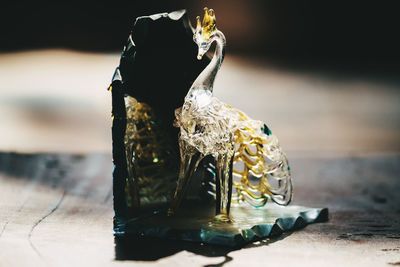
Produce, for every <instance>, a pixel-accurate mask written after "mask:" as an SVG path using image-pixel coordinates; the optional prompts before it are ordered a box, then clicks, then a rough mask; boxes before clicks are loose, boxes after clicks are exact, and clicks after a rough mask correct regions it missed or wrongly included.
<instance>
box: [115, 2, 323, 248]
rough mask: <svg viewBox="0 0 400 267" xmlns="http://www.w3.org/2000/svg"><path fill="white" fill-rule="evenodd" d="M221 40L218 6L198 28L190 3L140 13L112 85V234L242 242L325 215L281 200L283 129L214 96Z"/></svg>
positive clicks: (288, 192) (284, 196) (286, 174)
mask: <svg viewBox="0 0 400 267" xmlns="http://www.w3.org/2000/svg"><path fill="white" fill-rule="evenodd" d="M213 44H215V46H214V45H213ZM225 44H226V40H225V36H224V34H223V33H222V32H221V31H220V30H218V29H217V27H216V18H215V13H214V11H213V10H212V9H208V8H205V9H204V17H203V20H202V21H200V17H197V21H196V28H193V27H192V26H191V24H190V22H189V18H188V16H187V14H186V11H185V10H179V11H174V12H171V13H160V14H154V15H150V16H140V17H138V18H137V19H136V21H135V24H134V26H133V28H132V32H131V34H130V35H129V38H128V40H127V43H126V45H125V47H124V50H123V52H122V55H121V60H120V64H119V66H118V67H117V68H116V70H115V72H114V76H113V79H112V83H111V86H110V91H111V95H112V108H113V110H112V114H113V120H112V122H113V124H112V140H113V162H114V171H113V196H114V211H115V216H114V235H115V236H116V237H121V236H125V235H134V236H141V237H143V236H144V237H158V238H165V239H174V240H186V241H191V242H200V243H207V244H218V245H224V246H230V247H237V246H243V245H245V244H247V243H249V242H252V241H255V240H259V239H261V238H266V237H270V236H271V235H277V234H279V233H282V232H284V231H292V230H296V229H299V228H301V227H304V226H305V225H307V224H309V223H315V222H321V221H325V220H327V219H328V210H327V209H318V208H307V207H301V206H293V205H291V206H289V207H281V206H285V205H287V204H289V202H290V201H291V199H292V181H291V176H290V168H289V165H288V160H287V158H286V156H285V154H284V152H283V151H282V149H281V147H280V145H279V143H278V139H277V138H276V136H274V135H273V134H272V133H271V131H270V129H269V128H268V127H267V126H266V125H265V124H264V123H263V122H261V121H258V120H253V119H251V118H249V117H248V116H247V115H246V114H245V113H244V112H242V111H240V110H238V109H236V108H234V107H232V106H230V105H228V104H226V103H223V102H222V101H221V100H219V99H218V98H216V97H215V96H213V86H214V80H215V77H216V75H217V73H218V70H219V68H220V67H221V65H222V62H223V59H224V49H225ZM211 47H215V50H214V53H213V55H210V54H211V53H208V52H209V50H210V48H211ZM243 97H245V96H243ZM269 200H271V201H269ZM267 202H274V203H276V204H279V205H274V204H272V203H271V204H269V203H267Z"/></svg>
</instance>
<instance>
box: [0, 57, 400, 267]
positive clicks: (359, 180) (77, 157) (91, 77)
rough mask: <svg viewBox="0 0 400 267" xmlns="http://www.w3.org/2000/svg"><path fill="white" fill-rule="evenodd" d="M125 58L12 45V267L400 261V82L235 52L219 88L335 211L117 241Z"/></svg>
mask: <svg viewBox="0 0 400 267" xmlns="http://www.w3.org/2000/svg"><path fill="white" fill-rule="evenodd" d="M118 58H119V55H118V54H89V53H78V52H73V51H65V50H42V51H29V52H20V53H9V54H0V73H1V79H2V82H1V84H0V91H1V94H0V113H1V114H2V116H1V117H0V130H1V138H0V151H3V152H0V266H1V267H2V266H46V265H48V266H74V265H75V266H117V265H132V264H135V265H139V266H147V265H156V264H157V265H161V266H171V265H172V266H188V265H191V266H222V265H226V266H243V265H247V266H267V265H271V266H272V265H273V266H335V267H337V266H355V265H357V266H358V265H362V266H374V267H375V266H393V265H400V194H399V193H398V192H400V177H399V176H400V152H399V151H400V134H399V132H400V120H399V118H400V105H399V103H400V90H399V86H398V84H395V83H390V82H388V81H379V80H374V79H372V78H371V77H359V76H352V75H350V76H349V75H343V76H340V75H339V76H338V75H337V74H334V73H326V72H323V71H307V70H300V71H294V70H287V69H284V68H276V67H273V66H270V65H268V64H265V62H260V61H257V60H253V59H252V60H249V59H245V58H242V57H239V56H231V55H227V57H226V60H225V61H224V65H223V67H222V69H221V73H219V75H218V77H217V80H216V85H215V94H216V95H217V96H218V97H219V98H220V99H222V100H223V101H225V102H228V103H230V104H232V105H234V106H235V107H238V108H240V109H242V110H244V111H246V112H247V113H248V114H249V115H250V116H251V117H253V118H256V119H261V120H263V121H265V122H267V124H268V125H269V126H270V127H271V129H272V130H273V132H274V133H275V134H276V135H277V136H278V137H279V139H280V143H281V145H282V146H283V148H284V149H285V151H286V152H287V155H288V158H289V161H290V164H291V167H292V170H293V171H292V174H293V183H294V202H293V204H295V205H303V206H309V207H317V208H324V207H327V208H329V213H330V220H329V221H328V222H326V223H319V224H313V225H309V226H307V227H306V228H304V229H302V230H300V231H295V232H291V233H286V234H284V235H282V236H280V237H278V238H272V239H268V240H264V241H260V242H256V243H254V244H249V245H248V246H246V247H245V248H243V249H237V250H232V249H227V248H223V247H215V246H204V245H196V244H191V243H182V242H171V241H162V240H130V239H129V240H125V241H121V242H119V241H118V242H117V241H115V240H114V237H113V235H112V217H113V210H112V200H113V197H112V177H111V171H112V163H111V155H110V151H111V131H110V126H111V118H110V112H111V101H110V94H109V92H108V91H107V90H106V88H107V86H108V84H109V82H110V79H111V75H112V73H113V71H114V68H115V66H116V65H117V64H118ZM6 151H17V152H18V153H8V152H6ZM38 152H43V153H38Z"/></svg>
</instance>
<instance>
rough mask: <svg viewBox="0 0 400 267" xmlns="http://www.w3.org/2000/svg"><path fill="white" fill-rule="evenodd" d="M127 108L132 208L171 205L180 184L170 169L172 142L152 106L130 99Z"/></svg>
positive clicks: (128, 190)
mask: <svg viewBox="0 0 400 267" xmlns="http://www.w3.org/2000/svg"><path fill="white" fill-rule="evenodd" d="M125 105H126V117H127V124H126V131H125V140H124V142H125V150H126V160H127V167H128V168H127V169H128V177H127V187H126V190H127V192H126V193H127V194H126V195H127V196H128V199H127V202H128V206H130V207H133V208H137V207H139V206H140V205H141V204H154V203H163V202H167V201H168V200H169V199H170V196H171V194H172V192H173V190H174V188H175V181H176V173H175V171H173V170H169V169H168V168H167V160H168V156H169V155H170V151H171V149H170V147H169V145H170V142H168V140H167V138H166V135H165V134H163V132H162V129H161V127H160V125H159V123H158V122H157V120H156V117H155V115H154V112H153V110H152V109H151V107H150V106H149V105H147V104H145V103H141V102H138V101H136V99H135V98H133V97H130V96H126V97H125Z"/></svg>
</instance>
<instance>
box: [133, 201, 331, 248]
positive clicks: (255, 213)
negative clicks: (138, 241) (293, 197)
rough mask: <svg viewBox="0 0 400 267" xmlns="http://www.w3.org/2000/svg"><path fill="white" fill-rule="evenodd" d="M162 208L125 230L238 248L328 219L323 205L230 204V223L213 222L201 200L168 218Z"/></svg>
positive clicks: (207, 207) (140, 218)
mask: <svg viewBox="0 0 400 267" xmlns="http://www.w3.org/2000/svg"><path fill="white" fill-rule="evenodd" d="M165 210H166V209H160V210H159V211H156V212H153V213H151V214H149V215H143V216H140V217H138V218H135V219H132V220H130V221H128V222H127V224H126V232H125V233H126V234H127V235H136V236H143V237H157V238H163V239H172V240H181V241H191V242H200V243H206V244H214V245H222V246H229V247H241V246H244V245H246V244H248V243H250V242H253V241H257V240H260V239H264V238H268V237H276V236H279V235H281V234H282V233H283V232H287V231H294V230H298V229H301V228H303V227H305V226H306V225H308V224H311V223H317V222H324V221H327V220H328V209H327V208H322V209H319V208H307V207H301V206H288V207H280V206H277V205H275V204H267V205H265V206H264V207H261V208H253V207H250V206H246V205H243V206H240V207H232V208H231V218H232V222H231V223H221V222H215V221H214V220H213V217H214V214H215V213H214V207H213V206H211V205H205V204H204V203H197V204H196V203H190V204H187V205H186V206H183V207H182V209H181V210H180V212H179V213H178V214H176V215H174V216H171V217H168V216H166V212H165Z"/></svg>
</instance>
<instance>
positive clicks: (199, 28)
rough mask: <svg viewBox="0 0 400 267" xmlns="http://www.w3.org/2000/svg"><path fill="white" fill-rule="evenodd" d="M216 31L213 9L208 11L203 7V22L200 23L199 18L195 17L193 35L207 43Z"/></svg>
mask: <svg viewBox="0 0 400 267" xmlns="http://www.w3.org/2000/svg"><path fill="white" fill-rule="evenodd" d="M216 30H217V27H216V18H215V12H214V10H213V9H208V8H207V7H205V8H204V17H203V22H201V21H200V16H197V17H196V32H195V35H200V36H201V37H202V39H203V40H205V41H208V40H209V39H210V37H211V35H212V34H213V33H214V32H215V31H216Z"/></svg>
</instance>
